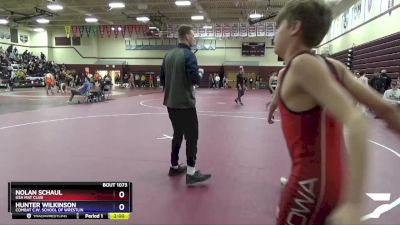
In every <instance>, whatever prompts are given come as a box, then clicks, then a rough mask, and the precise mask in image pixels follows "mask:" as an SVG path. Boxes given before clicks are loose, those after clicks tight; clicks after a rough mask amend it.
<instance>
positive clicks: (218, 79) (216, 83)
mask: <svg viewBox="0 0 400 225" xmlns="http://www.w3.org/2000/svg"><path fill="white" fill-rule="evenodd" d="M220 80H221V79H220V77H219V75H218V74H215V88H219V81H220Z"/></svg>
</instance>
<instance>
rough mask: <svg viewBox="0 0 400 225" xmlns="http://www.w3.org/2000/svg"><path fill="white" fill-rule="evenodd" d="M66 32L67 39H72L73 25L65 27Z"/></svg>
mask: <svg viewBox="0 0 400 225" xmlns="http://www.w3.org/2000/svg"><path fill="white" fill-rule="evenodd" d="M64 30H65V35H66V36H67V38H70V37H71V25H65V26H64Z"/></svg>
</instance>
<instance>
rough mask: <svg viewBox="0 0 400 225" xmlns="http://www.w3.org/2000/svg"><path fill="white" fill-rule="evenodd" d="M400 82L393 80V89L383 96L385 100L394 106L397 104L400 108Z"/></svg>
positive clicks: (391, 84) (391, 85)
mask: <svg viewBox="0 0 400 225" xmlns="http://www.w3.org/2000/svg"><path fill="white" fill-rule="evenodd" d="M399 86H400V81H395V80H392V82H391V83H390V87H391V89H388V90H386V91H385V93H384V94H383V99H385V100H386V101H388V102H391V103H393V104H397V105H399V106H400V89H399Z"/></svg>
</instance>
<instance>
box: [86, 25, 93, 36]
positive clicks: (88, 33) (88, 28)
mask: <svg viewBox="0 0 400 225" xmlns="http://www.w3.org/2000/svg"><path fill="white" fill-rule="evenodd" d="M91 29H92V27H90V26H85V31H86V36H87V37H89V36H90V31H91Z"/></svg>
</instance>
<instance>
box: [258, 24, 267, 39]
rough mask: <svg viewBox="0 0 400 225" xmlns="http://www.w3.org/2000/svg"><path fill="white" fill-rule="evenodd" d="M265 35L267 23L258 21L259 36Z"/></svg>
mask: <svg viewBox="0 0 400 225" xmlns="http://www.w3.org/2000/svg"><path fill="white" fill-rule="evenodd" d="M264 36H265V23H258V24H257V37H264Z"/></svg>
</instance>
